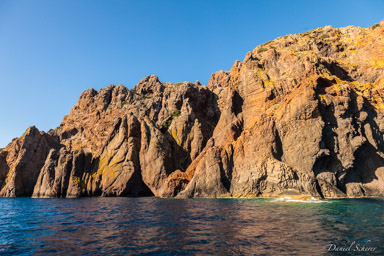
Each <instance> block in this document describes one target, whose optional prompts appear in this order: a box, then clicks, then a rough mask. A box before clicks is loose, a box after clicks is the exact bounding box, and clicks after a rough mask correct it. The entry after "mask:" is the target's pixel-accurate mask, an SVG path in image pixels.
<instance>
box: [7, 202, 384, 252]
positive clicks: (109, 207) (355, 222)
mask: <svg viewBox="0 0 384 256" xmlns="http://www.w3.org/2000/svg"><path fill="white" fill-rule="evenodd" d="M0 214H1V215H0V216H2V217H1V219H0V254H37V255H52V254H61V255H104V254H113V255H123V254H127V255H140V254H142V255H145V254H148V255H170V254H171V255H195V254H214V255H228V254H229V255H249V254H258V255H262V254H266V255H270V254H278V255H292V254H305V255H323V254H325V253H327V248H328V246H329V244H331V243H333V244H340V245H341V246H342V245H344V244H346V243H349V242H350V241H368V240H371V241H372V242H371V245H373V246H374V245H376V246H377V247H378V249H377V251H376V252H375V253H376V254H377V255H380V254H382V253H383V248H382V246H383V244H384V243H383V238H384V230H383V226H382V222H383V220H384V219H383V216H384V201H383V200H381V199H366V200H361V199H351V200H316V199H310V200H294V199H291V198H284V199H278V200H276V199H227V200H221V199H186V200H169V199H159V198H82V199H48V200H40V199H30V198H13V199H8V198H3V199H0Z"/></svg>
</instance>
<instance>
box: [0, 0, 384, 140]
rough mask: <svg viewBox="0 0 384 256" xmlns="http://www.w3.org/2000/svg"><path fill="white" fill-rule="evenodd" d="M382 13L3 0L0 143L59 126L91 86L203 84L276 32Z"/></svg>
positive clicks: (320, 4)
mask: <svg viewBox="0 0 384 256" xmlns="http://www.w3.org/2000/svg"><path fill="white" fill-rule="evenodd" d="M382 19H384V1H367V0H366V1H351V0H349V1H341V0H340V1H334V0H333V1H308V0H306V1H287V0H286V1H256V0H253V1H225V0H218V1H213V0H201V1H199V0H194V1H192V0H191V1H186V0H183V1H168V0H157V1H146V0H141V1H128V0H126V1H117V0H108V1H107V0H105V1H99V0H89V1H88V0H63V1H58V0H46V1H42V0H34V1H31V0H10V1H8V0H0V89H1V90H0V97H1V98H0V110H1V112H0V113H1V117H0V120H1V122H0V147H4V146H6V145H7V144H8V143H9V142H10V141H11V140H12V138H14V137H19V136H20V135H21V134H22V133H23V132H24V131H25V129H26V128H27V127H28V126H31V125H36V127H37V128H39V129H40V130H45V131H47V130H49V129H50V128H55V127H56V126H58V125H59V124H60V122H61V120H62V118H63V116H64V115H66V114H68V113H69V110H70V109H71V107H72V106H73V105H74V104H75V103H76V102H77V99H78V97H79V96H80V94H81V92H82V91H83V90H86V89H88V88H95V89H100V88H103V87H106V86H107V85H109V84H119V83H122V84H124V85H125V86H126V87H128V88H132V87H133V86H134V85H135V84H137V83H138V82H139V81H140V79H141V78H143V77H144V76H146V75H149V74H156V75H158V76H159V78H160V80H162V81H169V82H174V83H175V82H183V81H192V82H194V81H196V80H199V81H200V82H201V83H203V84H207V82H208V80H209V77H210V75H211V73H213V72H215V71H218V70H220V69H224V70H228V69H230V68H231V66H232V64H233V62H234V61H235V60H237V59H239V60H243V58H244V56H245V53H246V52H248V51H250V50H252V49H253V48H255V47H256V46H257V45H259V44H261V43H264V42H266V41H269V40H272V39H274V38H276V37H279V36H284V35H286V34H294V33H300V32H304V31H307V30H311V29H314V28H317V27H322V26H325V25H332V26H334V27H343V26H347V25H357V26H361V27H368V26H371V25H373V24H374V23H376V22H379V21H380V20H382Z"/></svg>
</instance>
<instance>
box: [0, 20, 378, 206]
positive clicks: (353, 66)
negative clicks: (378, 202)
mask: <svg viewBox="0 0 384 256" xmlns="http://www.w3.org/2000/svg"><path fill="white" fill-rule="evenodd" d="M383 71H384V22H381V25H379V26H377V25H376V26H373V27H371V28H366V29H362V28H359V27H353V26H351V27H346V28H341V29H335V28H332V27H330V26H328V27H324V28H319V29H315V30H312V31H309V32H306V33H302V34H298V35H288V36H285V37H280V38H277V39H275V40H273V41H271V42H268V43H265V44H263V45H260V46H258V47H257V48H255V49H254V50H253V51H252V52H249V53H247V54H246V56H245V59H244V61H243V62H240V61H236V62H235V64H234V65H233V67H232V69H231V70H230V71H219V72H217V73H214V74H212V77H211V79H210V81H209V84H208V86H203V85H200V83H199V82H196V83H195V84H192V83H188V82H185V83H178V84H172V83H162V82H160V81H159V80H158V78H157V77H156V76H148V77H146V78H144V79H143V80H142V81H140V83H139V84H138V85H136V86H135V87H134V88H133V89H132V90H128V89H127V88H125V87H124V86H122V85H118V86H113V85H111V86H108V87H107V88H105V89H102V90H100V91H95V90H93V89H90V90H87V91H85V92H83V94H82V95H81V96H80V99H79V101H78V103H77V104H76V105H75V106H74V107H73V108H72V110H71V111H70V114H69V115H68V116H66V117H64V119H63V122H62V123H61V124H60V126H59V127H58V128H56V129H54V130H52V131H50V132H48V133H44V132H39V131H38V130H37V129H36V128H34V127H32V128H29V129H28V130H27V131H26V132H25V134H24V135H23V136H22V137H20V138H19V139H15V140H14V141H12V142H11V143H10V144H9V145H8V146H7V147H6V148H5V149H3V150H2V151H1V152H0V189H1V190H0V195H1V196H34V197H78V196H151V195H155V196H163V197H173V196H178V197H228V196H232V197H253V196H265V197H269V196H270V197H277V196H283V195H305V196H315V197H324V198H337V197H362V196H384V141H383V132H384V102H383V97H384V91H383V88H384V72H383Z"/></svg>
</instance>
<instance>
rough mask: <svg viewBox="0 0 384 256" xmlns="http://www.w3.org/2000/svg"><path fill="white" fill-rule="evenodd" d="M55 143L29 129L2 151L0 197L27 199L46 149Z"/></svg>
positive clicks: (45, 135)
mask: <svg viewBox="0 0 384 256" xmlns="http://www.w3.org/2000/svg"><path fill="white" fill-rule="evenodd" d="M57 144H58V140H57V138H55V137H54V136H50V135H48V134H46V133H44V132H40V131H39V130H38V129H37V128H36V127H34V126H32V127H29V128H28V129H27V130H26V131H25V133H24V134H23V136H21V137H20V138H18V139H14V140H13V141H12V142H11V143H10V144H9V145H8V146H7V147H6V148H4V149H2V150H1V152H0V189H1V190H0V196H4V197H15V196H31V195H32V192H33V188H34V186H35V184H36V181H37V178H38V176H39V173H40V170H41V168H42V167H43V165H44V161H45V159H46V157H47V155H48V152H49V149H50V148H52V147H55V146H57Z"/></svg>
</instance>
